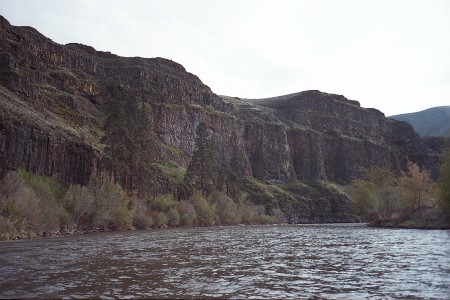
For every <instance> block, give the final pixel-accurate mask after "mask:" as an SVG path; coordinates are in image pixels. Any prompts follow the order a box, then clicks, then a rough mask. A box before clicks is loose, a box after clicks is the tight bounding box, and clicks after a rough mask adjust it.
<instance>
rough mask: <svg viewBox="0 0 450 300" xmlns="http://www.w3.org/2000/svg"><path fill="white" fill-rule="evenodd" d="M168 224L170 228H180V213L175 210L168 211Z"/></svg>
mask: <svg viewBox="0 0 450 300" xmlns="http://www.w3.org/2000/svg"><path fill="white" fill-rule="evenodd" d="M167 219H168V220H167V224H168V225H169V226H178V225H179V224H180V213H179V212H178V210H176V209H175V208H171V209H169V210H168V211H167Z"/></svg>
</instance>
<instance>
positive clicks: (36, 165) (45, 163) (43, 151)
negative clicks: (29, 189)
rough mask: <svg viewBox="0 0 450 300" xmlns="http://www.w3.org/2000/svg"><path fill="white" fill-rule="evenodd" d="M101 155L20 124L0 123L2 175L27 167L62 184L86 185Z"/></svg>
mask: <svg viewBox="0 0 450 300" xmlns="http://www.w3.org/2000/svg"><path fill="white" fill-rule="evenodd" d="M97 156H98V153H95V151H94V150H93V149H92V148H90V147H88V146H87V145H84V144H81V143H73V142H68V141H66V140H65V139H64V138H58V137H55V136H52V135H50V134H48V133H47V132H45V131H43V130H41V129H39V128H36V127H33V126H30V125H28V124H26V123H21V122H18V121H15V122H10V121H4V120H0V161H1V165H0V174H1V175H3V174H5V173H6V171H7V170H16V169H18V168H24V169H26V170H28V171H30V172H32V173H34V174H38V175H41V176H49V177H56V178H58V180H59V181H60V182H61V183H63V184H70V183H81V184H87V183H88V181H89V178H90V175H91V173H92V172H93V171H95V169H96V168H97Z"/></svg>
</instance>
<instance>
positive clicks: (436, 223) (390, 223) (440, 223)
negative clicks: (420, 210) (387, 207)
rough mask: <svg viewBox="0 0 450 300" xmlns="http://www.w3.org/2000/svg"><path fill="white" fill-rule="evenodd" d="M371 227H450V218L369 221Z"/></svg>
mask: <svg viewBox="0 0 450 300" xmlns="http://www.w3.org/2000/svg"><path fill="white" fill-rule="evenodd" d="M369 226H370V227H379V228H405V229H450V220H445V219H439V220H436V219H434V220H430V219H408V220H401V221H399V220H383V221H381V220H380V221H375V222H372V223H369Z"/></svg>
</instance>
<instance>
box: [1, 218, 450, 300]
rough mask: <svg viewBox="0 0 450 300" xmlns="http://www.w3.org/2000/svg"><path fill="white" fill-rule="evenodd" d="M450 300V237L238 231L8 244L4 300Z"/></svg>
mask: <svg viewBox="0 0 450 300" xmlns="http://www.w3.org/2000/svg"><path fill="white" fill-rule="evenodd" d="M69 297H76V298H99V297H101V298H212V297H219V298H258V299H259V298H270V299H273V298H277V299H278V298H316V299H318V298H331V299H336V298H337V299H349V298H350V299H361V298H374V299H378V298H383V299H385V298H402V299H414V298H419V299H422V298H425V299H450V231H449V230H431V231H425V230H407V229H378V228H370V227H367V226H364V225H345V224H344V225H297V226H288V225H286V226H235V227H216V228H189V229H184V228H183V229H163V230H152V231H130V232H111V233H95V234H86V235H80V236H69V237H61V238H54V239H41V240H27V241H8V242H1V243H0V298H69Z"/></svg>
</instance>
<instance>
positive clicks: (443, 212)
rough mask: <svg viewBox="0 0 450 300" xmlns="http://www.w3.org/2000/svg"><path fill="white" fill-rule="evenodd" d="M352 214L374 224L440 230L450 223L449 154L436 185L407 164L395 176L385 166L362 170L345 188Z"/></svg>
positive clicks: (426, 174)
mask: <svg viewBox="0 0 450 300" xmlns="http://www.w3.org/2000/svg"><path fill="white" fill-rule="evenodd" d="M347 192H348V194H349V195H350V197H351V199H352V202H353V207H354V210H355V213H356V214H357V215H359V216H360V217H361V218H362V220H363V221H367V222H371V223H373V224H374V225H388V226H405V227H408V226H411V227H433V226H435V225H436V224H437V225H436V226H437V227H439V226H440V225H439V224H441V225H442V226H443V227H445V226H448V224H450V152H447V153H446V154H445V156H444V159H443V163H442V165H441V167H440V176H439V180H438V181H437V182H434V181H433V180H432V179H431V176H430V174H429V172H428V171H427V170H423V169H421V168H420V167H419V166H418V165H416V164H414V163H412V162H408V163H407V166H406V170H405V171H403V172H401V174H400V176H396V175H395V174H394V172H393V171H392V170H390V169H389V168H387V167H374V168H371V169H366V170H364V172H363V176H362V178H360V179H355V180H353V182H352V184H351V185H350V186H349V187H348V188H347Z"/></svg>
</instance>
